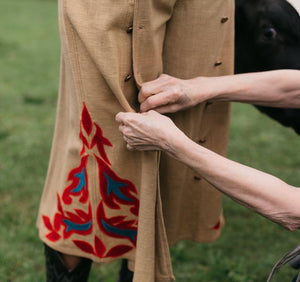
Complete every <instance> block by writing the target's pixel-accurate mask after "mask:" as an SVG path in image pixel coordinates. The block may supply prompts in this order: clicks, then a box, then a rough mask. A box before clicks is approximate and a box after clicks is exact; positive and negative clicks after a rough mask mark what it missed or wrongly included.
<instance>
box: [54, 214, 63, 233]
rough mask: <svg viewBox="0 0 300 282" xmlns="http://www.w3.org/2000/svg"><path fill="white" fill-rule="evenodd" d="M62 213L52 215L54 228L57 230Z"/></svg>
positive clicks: (60, 222) (60, 223)
mask: <svg viewBox="0 0 300 282" xmlns="http://www.w3.org/2000/svg"><path fill="white" fill-rule="evenodd" d="M62 219H63V217H62V215H61V214H60V213H56V214H55V216H54V230H55V231H59V230H60V227H61V225H62Z"/></svg>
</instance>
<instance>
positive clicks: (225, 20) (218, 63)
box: [215, 17, 229, 67]
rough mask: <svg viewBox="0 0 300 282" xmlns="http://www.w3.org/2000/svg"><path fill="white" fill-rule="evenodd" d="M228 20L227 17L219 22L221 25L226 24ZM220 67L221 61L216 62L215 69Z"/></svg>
mask: <svg viewBox="0 0 300 282" xmlns="http://www.w3.org/2000/svg"><path fill="white" fill-rule="evenodd" d="M228 20H229V18H228V17H222V18H221V20H220V22H221V23H222V24H223V23H226V22H228ZM221 65H222V61H221V60H217V61H216V62H215V67H218V66H221Z"/></svg>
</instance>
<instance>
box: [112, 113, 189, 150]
mask: <svg viewBox="0 0 300 282" xmlns="http://www.w3.org/2000/svg"><path fill="white" fill-rule="evenodd" d="M116 121H117V122H119V123H120V126H119V130H120V131H121V132H122V134H123V138H124V140H125V141H126V142H127V148H128V149H129V150H139V151H149V150H165V151H167V152H170V153H171V151H172V143H173V140H174V139H176V138H177V137H178V136H180V135H184V134H183V133H182V132H181V131H180V130H179V129H178V128H177V127H176V126H175V124H174V123H173V121H172V120H171V119H170V118H168V117H166V116H163V115H160V114H159V113H157V112H155V111H149V112H147V113H142V114H136V113H123V112H121V113H118V114H117V115H116Z"/></svg>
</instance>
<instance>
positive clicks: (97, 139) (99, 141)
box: [91, 123, 112, 165]
mask: <svg viewBox="0 0 300 282" xmlns="http://www.w3.org/2000/svg"><path fill="white" fill-rule="evenodd" d="M95 127H96V133H95V135H94V137H93V139H92V144H91V147H94V146H95V145H96V146H97V149H98V152H99V154H100V156H101V157H102V158H103V160H104V161H105V162H106V163H107V164H109V165H110V161H109V160H108V157H107V155H106V152H105V149H104V145H107V146H110V147H112V144H111V143H110V141H109V140H108V139H107V138H105V137H104V136H103V132H102V129H101V128H100V126H99V125H98V124H96V123H95Z"/></svg>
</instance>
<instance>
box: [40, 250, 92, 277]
mask: <svg viewBox="0 0 300 282" xmlns="http://www.w3.org/2000/svg"><path fill="white" fill-rule="evenodd" d="M45 257H46V272H47V282H86V281H87V280H88V276H89V273H90V269H91V265H92V261H91V260H89V259H87V258H78V257H74V256H69V255H61V254H60V253H59V252H57V251H55V250H53V249H51V248H50V247H48V246H47V245H45Z"/></svg>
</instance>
